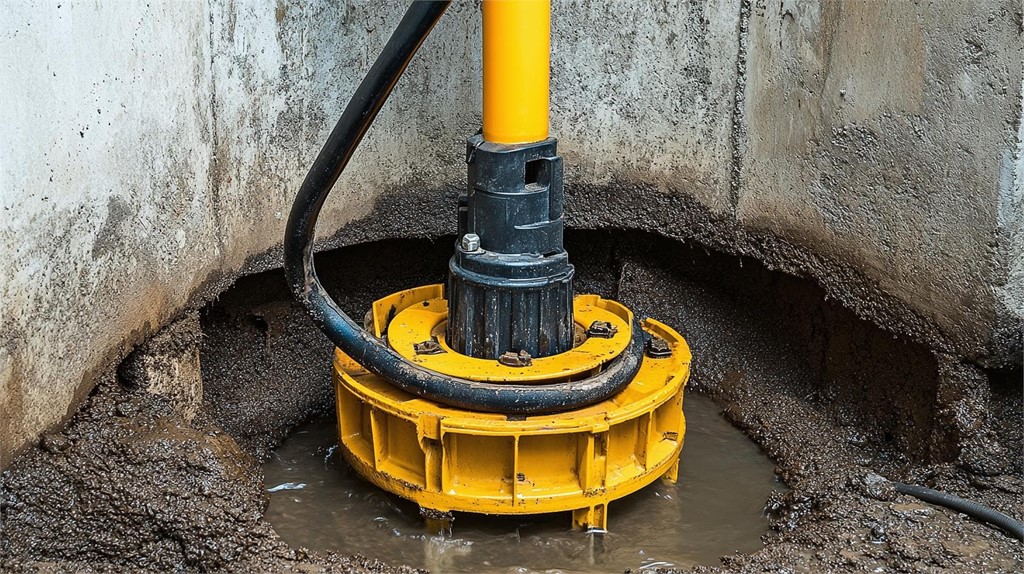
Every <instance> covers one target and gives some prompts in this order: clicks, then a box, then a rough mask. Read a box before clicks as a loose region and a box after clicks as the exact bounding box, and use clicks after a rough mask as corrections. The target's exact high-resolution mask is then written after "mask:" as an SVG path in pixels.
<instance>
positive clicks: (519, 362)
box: [498, 351, 533, 367]
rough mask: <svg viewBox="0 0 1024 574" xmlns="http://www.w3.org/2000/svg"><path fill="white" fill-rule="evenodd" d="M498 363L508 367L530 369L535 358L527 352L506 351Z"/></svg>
mask: <svg viewBox="0 0 1024 574" xmlns="http://www.w3.org/2000/svg"><path fill="white" fill-rule="evenodd" d="M498 362H499V363H501V364H502V365H505V366H506V367H529V366H530V365H532V364H533V357H531V356H530V354H529V353H527V352H526V351H519V352H518V353H517V352H515V351H505V353H503V354H502V355H501V356H500V357H498Z"/></svg>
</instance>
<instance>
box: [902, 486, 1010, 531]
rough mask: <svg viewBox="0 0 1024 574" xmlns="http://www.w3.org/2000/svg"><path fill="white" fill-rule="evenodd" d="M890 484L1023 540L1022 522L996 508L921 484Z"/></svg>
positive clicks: (911, 494)
mask: <svg viewBox="0 0 1024 574" xmlns="http://www.w3.org/2000/svg"><path fill="white" fill-rule="evenodd" d="M892 484H893V486H894V487H896V492H899V493H900V494H909V495H910V496H913V497H915V498H919V499H921V500H923V501H925V502H930V503H931V504H936V505H938V506H944V507H946V508H949V509H951V510H955V511H957V512H962V513H964V514H966V515H967V516H970V517H972V518H975V519H977V520H980V521H982V522H984V523H986V524H991V525H992V526H996V527H998V528H1000V529H1002V530H1003V531H1004V532H1006V533H1008V534H1009V535H1010V536H1013V537H1014V538H1016V539H1017V540H1020V541H1024V522H1021V521H1020V520H1017V519H1015V518H1011V517H1009V516H1007V515H1005V514H1003V513H1002V512H999V511H998V510H994V509H992V508H989V507H987V506H982V505H981V504H978V503H977V502H974V501H973V500H967V499H966V498H960V497H959V496H953V495H952V494H947V493H945V492H939V491H938V490H932V489H930V488H925V487H923V486H917V485H914V484H904V483H902V482H893V483H892Z"/></svg>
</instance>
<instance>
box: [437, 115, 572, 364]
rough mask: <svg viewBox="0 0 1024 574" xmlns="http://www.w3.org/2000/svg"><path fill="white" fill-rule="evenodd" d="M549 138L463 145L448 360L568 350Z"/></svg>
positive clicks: (567, 268) (566, 284)
mask: <svg viewBox="0 0 1024 574" xmlns="http://www.w3.org/2000/svg"><path fill="white" fill-rule="evenodd" d="M556 146H557V142H556V141H555V140H554V139H553V138H549V139H546V140H544V141H540V142H536V143H528V144H515V145H505V144H497V143H493V142H488V141H485V140H484V139H483V136H480V135H477V136H473V137H471V138H469V140H468V141H467V153H466V163H467V164H468V165H469V185H468V192H467V194H466V196H465V197H464V198H463V200H462V201H460V207H459V237H458V239H457V241H456V247H455V255H454V256H453V257H452V259H451V262H450V264H449V274H448V312H449V315H448V327H447V340H448V343H449V344H450V345H451V347H452V349H454V350H455V351H456V352H458V353H462V354H464V355H468V356H471V357H477V358H483V359H498V358H499V357H501V356H502V355H504V354H505V353H508V352H511V353H515V354H517V355H521V354H522V353H525V354H527V355H529V356H531V357H535V358H536V357H546V356H550V355H557V354H559V353H563V352H565V351H568V350H570V349H571V348H572V346H573V338H574V332H573V304H572V300H573V290H572V278H573V273H574V270H573V266H572V264H570V263H569V256H568V254H567V253H566V251H565V249H564V247H563V245H562V229H563V224H562V202H563V195H562V194H563V191H562V158H561V157H559V156H558V154H557V149H556Z"/></svg>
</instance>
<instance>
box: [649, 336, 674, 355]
mask: <svg viewBox="0 0 1024 574" xmlns="http://www.w3.org/2000/svg"><path fill="white" fill-rule="evenodd" d="M644 351H645V352H646V353H647V356H648V357H650V358H652V359H664V358H665V357H671V356H672V347H670V346H669V344H668V341H666V340H665V339H662V338H661V337H656V336H654V335H651V338H650V339H648V340H647V343H646V344H644Z"/></svg>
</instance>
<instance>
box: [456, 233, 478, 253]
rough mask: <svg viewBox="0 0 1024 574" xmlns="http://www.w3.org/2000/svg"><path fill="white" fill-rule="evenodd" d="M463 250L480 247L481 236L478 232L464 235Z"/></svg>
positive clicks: (474, 249)
mask: <svg viewBox="0 0 1024 574" xmlns="http://www.w3.org/2000/svg"><path fill="white" fill-rule="evenodd" d="M461 247H462V250H463V251H476V250H478V249H480V236H479V235H477V234H476V233H467V234H465V235H463V236H462V244H461Z"/></svg>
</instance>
